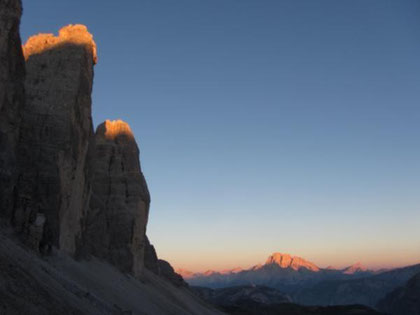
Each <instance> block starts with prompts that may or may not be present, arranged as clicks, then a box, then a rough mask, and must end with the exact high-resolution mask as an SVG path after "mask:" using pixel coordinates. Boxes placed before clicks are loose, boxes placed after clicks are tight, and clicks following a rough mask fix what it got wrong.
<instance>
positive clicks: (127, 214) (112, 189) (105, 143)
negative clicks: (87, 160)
mask: <svg viewBox="0 0 420 315" xmlns="http://www.w3.org/2000/svg"><path fill="white" fill-rule="evenodd" d="M91 161H92V170H93V178H92V196H91V199H90V206H89V211H88V214H87V218H86V223H85V226H86V230H85V233H84V241H85V246H86V250H87V251H88V252H89V253H91V254H93V255H94V256H97V257H100V258H103V259H106V260H108V261H110V262H111V263H112V264H114V265H115V266H117V267H118V268H119V269H120V270H122V271H124V272H131V273H133V274H134V275H135V276H139V275H141V273H142V270H143V267H144V251H145V245H146V238H145V233H146V224H147V219H148V215H149V204H150V195H149V191H148V188H147V184H146V181H145V179H144V176H143V173H142V172H141V167H140V162H139V149H138V147H137V143H136V141H135V139H134V136H133V133H132V132H131V129H130V127H129V126H128V124H127V123H125V122H123V121H121V120H116V121H109V120H107V121H106V122H104V123H102V124H101V125H99V127H98V128H97V131H96V135H95V145H94V148H93V149H92V158H91Z"/></svg>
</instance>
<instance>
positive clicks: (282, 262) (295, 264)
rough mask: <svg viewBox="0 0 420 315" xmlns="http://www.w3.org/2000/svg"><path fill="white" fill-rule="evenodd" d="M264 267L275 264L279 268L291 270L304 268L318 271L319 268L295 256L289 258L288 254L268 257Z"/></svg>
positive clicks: (276, 254)
mask: <svg viewBox="0 0 420 315" xmlns="http://www.w3.org/2000/svg"><path fill="white" fill-rule="evenodd" d="M265 264H266V265H270V264H275V265H278V266H280V267H281V268H292V269H293V270H299V269H301V268H306V269H309V270H311V271H319V268H318V267H317V266H316V265H314V264H313V263H311V262H309V261H306V260H305V259H303V258H301V257H297V256H291V255H289V254H282V253H274V254H272V255H271V256H270V257H268V259H267V261H266V262H265Z"/></svg>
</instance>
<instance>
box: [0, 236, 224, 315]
mask: <svg viewBox="0 0 420 315" xmlns="http://www.w3.org/2000/svg"><path fill="white" fill-rule="evenodd" d="M3 232H4V231H3V230H2V229H0V279H1V280H0V314H1V315H21V314H28V315H46V314H60V315H76V314H77V315H122V314H133V315H144V314H153V315H217V314H220V315H221V314H222V313H221V312H218V311H216V310H214V309H212V308H211V307H209V306H208V305H207V304H205V303H204V302H202V301H201V300H200V299H199V298H196V297H195V296H194V295H193V294H192V293H190V292H189V290H187V289H186V288H179V287H174V286H173V285H172V284H170V283H168V282H167V281H164V280H163V279H162V278H160V277H158V276H156V275H154V274H152V273H151V272H148V271H145V273H144V281H139V280H137V279H135V278H134V277H132V276H127V275H124V274H122V273H121V272H120V271H119V270H118V269H116V268H115V267H113V266H111V265H110V264H108V263H106V262H103V261H99V260H98V259H94V258H93V259H91V260H90V261H76V260H74V259H72V258H70V257H69V256H68V255H66V254H63V253H62V252H61V251H57V252H55V250H54V255H51V256H45V257H40V256H39V255H37V254H36V253H34V252H33V251H28V250H27V248H25V247H23V246H21V245H20V244H19V243H18V242H15V241H13V240H12V239H11V236H10V235H5V234H4V233H3Z"/></svg>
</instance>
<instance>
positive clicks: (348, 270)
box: [343, 262, 368, 275]
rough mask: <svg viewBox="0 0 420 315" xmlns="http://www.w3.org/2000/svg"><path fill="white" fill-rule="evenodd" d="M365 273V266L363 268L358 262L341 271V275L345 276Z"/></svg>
mask: <svg viewBox="0 0 420 315" xmlns="http://www.w3.org/2000/svg"><path fill="white" fill-rule="evenodd" d="M365 271H368V269H367V268H366V267H365V266H363V265H362V264H361V263H360V262H357V263H355V264H353V265H351V266H348V267H346V268H344V269H343V273H344V274H347V275H352V274H354V273H357V272H365Z"/></svg>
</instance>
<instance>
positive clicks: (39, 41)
mask: <svg viewBox="0 0 420 315" xmlns="http://www.w3.org/2000/svg"><path fill="white" fill-rule="evenodd" d="M66 44H75V45H80V46H85V47H86V49H87V50H88V51H90V52H91V53H92V58H93V63H94V64H96V62H97V60H98V56H97V53H96V43H95V41H94V40H93V36H92V34H90V33H89V31H88V29H87V27H86V26H84V25H81V24H75V25H73V24H70V25H67V26H64V27H63V28H61V29H60V30H59V31H58V36H54V34H38V35H34V36H31V37H29V39H28V41H27V42H26V44H25V45H23V46H22V49H23V55H24V57H25V59H26V60H27V59H28V58H29V57H30V56H31V55H36V54H40V53H42V52H44V51H46V50H49V49H52V48H54V47H57V46H61V45H66Z"/></svg>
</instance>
